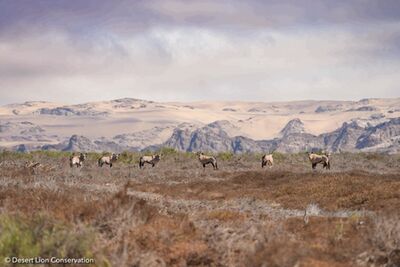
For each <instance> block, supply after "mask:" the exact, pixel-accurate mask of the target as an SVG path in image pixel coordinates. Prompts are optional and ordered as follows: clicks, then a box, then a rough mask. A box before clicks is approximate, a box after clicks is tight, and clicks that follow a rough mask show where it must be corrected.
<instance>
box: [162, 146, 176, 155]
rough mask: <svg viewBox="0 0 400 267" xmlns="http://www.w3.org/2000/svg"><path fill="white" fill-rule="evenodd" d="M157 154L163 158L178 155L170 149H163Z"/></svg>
mask: <svg viewBox="0 0 400 267" xmlns="http://www.w3.org/2000/svg"><path fill="white" fill-rule="evenodd" d="M158 153H160V154H162V155H163V156H171V155H176V154H178V151H176V150H175V149H173V148H171V147H163V148H161V149H160V150H159V151H158Z"/></svg>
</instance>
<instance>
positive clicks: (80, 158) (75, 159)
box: [69, 153, 87, 168]
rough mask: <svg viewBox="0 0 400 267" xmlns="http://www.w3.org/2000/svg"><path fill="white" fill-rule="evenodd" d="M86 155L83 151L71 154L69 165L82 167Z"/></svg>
mask: <svg viewBox="0 0 400 267" xmlns="http://www.w3.org/2000/svg"><path fill="white" fill-rule="evenodd" d="M86 157H87V155H86V154H84V153H79V155H75V154H72V155H71V157H70V158H69V166H70V167H71V168H72V167H74V166H76V167H77V168H79V167H82V165H83V162H84V161H85V159H86Z"/></svg>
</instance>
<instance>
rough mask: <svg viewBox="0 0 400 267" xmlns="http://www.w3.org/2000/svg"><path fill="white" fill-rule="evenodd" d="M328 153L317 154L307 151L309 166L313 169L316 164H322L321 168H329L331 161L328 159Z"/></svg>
mask: <svg viewBox="0 0 400 267" xmlns="http://www.w3.org/2000/svg"><path fill="white" fill-rule="evenodd" d="M329 156H330V155H329V154H323V155H318V154H315V153H308V159H309V160H310V162H311V167H312V168H313V169H314V170H315V168H316V167H317V164H322V165H323V166H322V168H325V169H327V170H330V168H331V163H330V160H329Z"/></svg>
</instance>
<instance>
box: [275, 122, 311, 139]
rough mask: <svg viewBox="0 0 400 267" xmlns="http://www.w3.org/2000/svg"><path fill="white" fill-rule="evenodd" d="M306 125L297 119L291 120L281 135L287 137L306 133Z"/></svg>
mask: <svg viewBox="0 0 400 267" xmlns="http://www.w3.org/2000/svg"><path fill="white" fill-rule="evenodd" d="M304 132H305V130H304V123H303V122H302V121H301V120H300V119H298V118H296V119H292V120H290V121H289V122H288V123H287V124H286V126H285V127H284V128H283V129H282V130H281V131H280V135H281V136H283V137H285V136H288V135H291V134H298V133H304Z"/></svg>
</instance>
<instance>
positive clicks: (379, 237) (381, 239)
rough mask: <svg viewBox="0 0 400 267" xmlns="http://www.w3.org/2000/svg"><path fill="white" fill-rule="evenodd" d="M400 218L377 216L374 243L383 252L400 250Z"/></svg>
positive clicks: (395, 216)
mask: <svg viewBox="0 0 400 267" xmlns="http://www.w3.org/2000/svg"><path fill="white" fill-rule="evenodd" d="M399 222H400V216H399V215H398V214H396V215H392V216H388V215H377V216H376V217H375V219H374V234H373V236H372V241H373V243H374V244H375V245H376V246H377V247H378V248H379V249H380V250H382V251H389V252H390V251H392V250H394V249H400V223H399Z"/></svg>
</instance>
